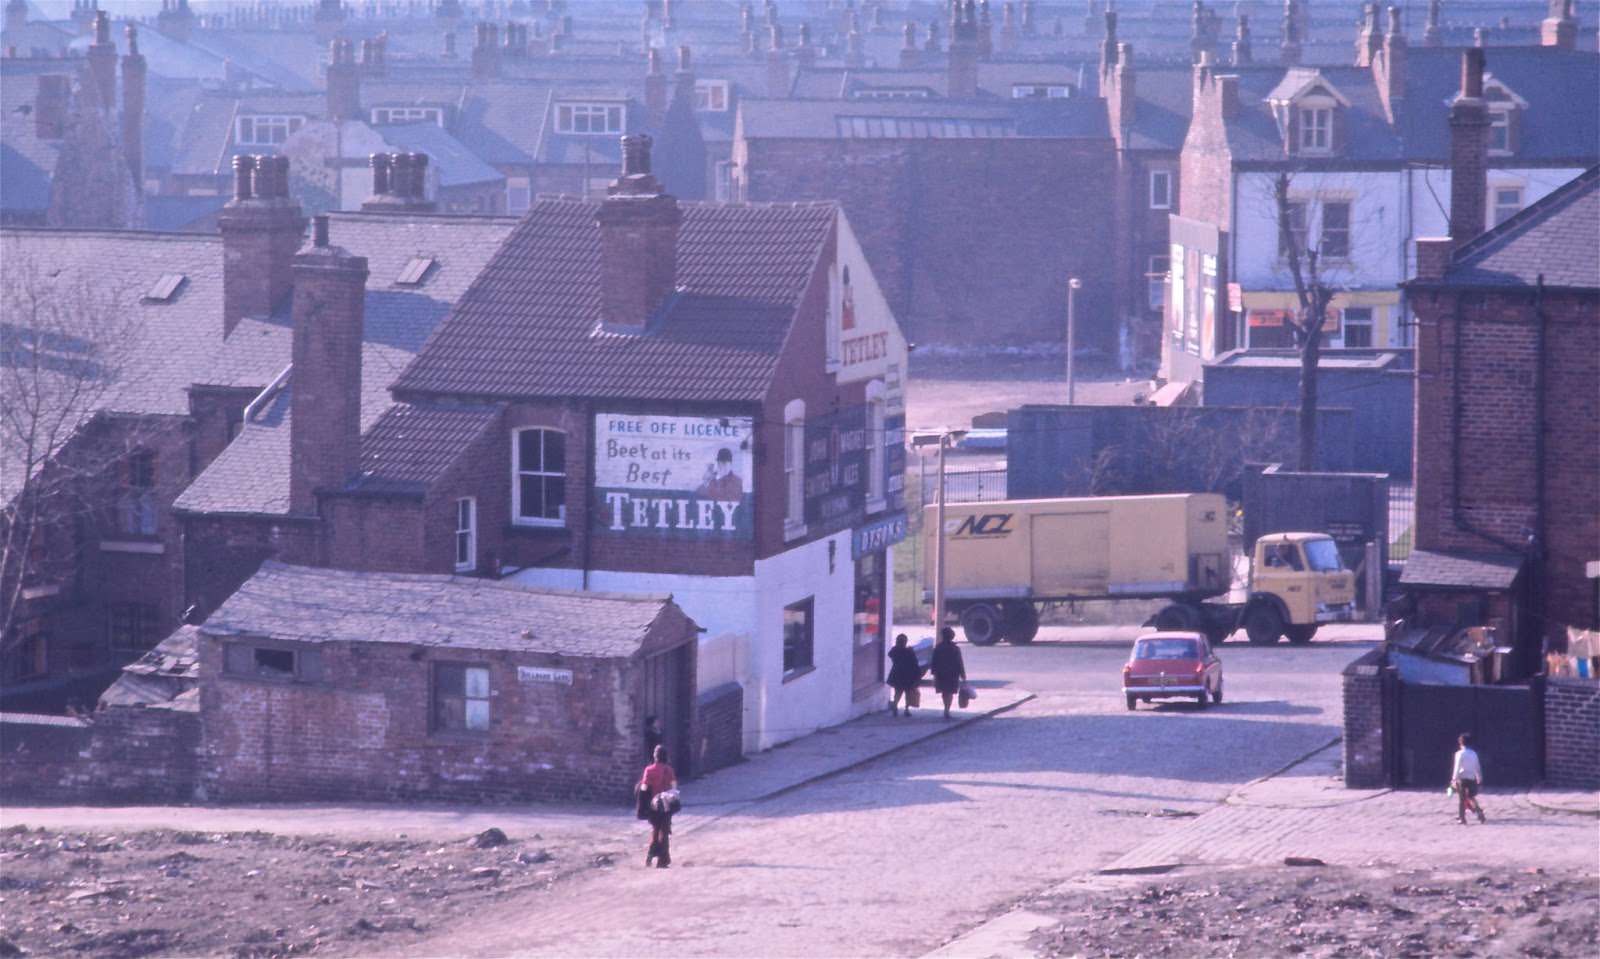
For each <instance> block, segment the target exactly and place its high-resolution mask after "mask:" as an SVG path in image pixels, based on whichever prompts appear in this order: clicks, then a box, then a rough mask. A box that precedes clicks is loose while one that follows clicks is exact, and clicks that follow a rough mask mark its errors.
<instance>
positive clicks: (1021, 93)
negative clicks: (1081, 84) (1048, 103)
mask: <svg viewBox="0 0 1600 959" xmlns="http://www.w3.org/2000/svg"><path fill="white" fill-rule="evenodd" d="M1070 96H1072V88H1071V87H1070V86H1067V85H1066V84H1059V83H1013V84H1012V85H1011V99H1013V100H1032V99H1035V98H1037V99H1040V100H1065V99H1067V98H1068V97H1070Z"/></svg>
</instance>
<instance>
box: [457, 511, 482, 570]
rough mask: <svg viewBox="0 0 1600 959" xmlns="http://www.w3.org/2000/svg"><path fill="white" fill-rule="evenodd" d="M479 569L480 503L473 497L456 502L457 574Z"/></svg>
mask: <svg viewBox="0 0 1600 959" xmlns="http://www.w3.org/2000/svg"><path fill="white" fill-rule="evenodd" d="M477 568H478V501H477V500H476V499H474V498H472V497H471V496H463V497H461V498H460V499H458V500H456V572H458V573H470V572H472V571H473V570H475V569H477Z"/></svg>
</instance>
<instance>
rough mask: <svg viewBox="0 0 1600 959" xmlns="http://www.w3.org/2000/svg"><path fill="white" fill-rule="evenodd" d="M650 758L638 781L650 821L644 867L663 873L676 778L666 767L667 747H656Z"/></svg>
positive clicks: (667, 857) (667, 861)
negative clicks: (643, 794)
mask: <svg viewBox="0 0 1600 959" xmlns="http://www.w3.org/2000/svg"><path fill="white" fill-rule="evenodd" d="M654 758H655V762H653V763H651V764H650V765H648V766H646V767H644V775H643V776H642V777H641V778H640V780H639V785H640V787H641V788H642V789H643V790H644V792H645V794H646V796H645V802H646V803H647V804H648V805H647V807H646V808H647V809H648V813H647V818H648V819H649V820H650V849H649V851H648V852H646V853H645V856H644V864H645V865H646V866H650V865H655V866H657V867H659V868H661V869H665V868H667V867H668V866H670V865H671V864H672V850H671V848H670V845H669V843H670V838H671V836H672V813H673V812H674V808H673V807H674V803H675V801H676V797H677V792H678V774H677V773H675V772H673V771H672V767H671V766H669V765H667V747H665V746H657V747H656V750H655V757H654Z"/></svg>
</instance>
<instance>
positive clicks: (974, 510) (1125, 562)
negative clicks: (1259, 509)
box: [922, 493, 1355, 646]
mask: <svg viewBox="0 0 1600 959" xmlns="http://www.w3.org/2000/svg"><path fill="white" fill-rule="evenodd" d="M935 511H936V507H934V506H927V507H925V508H924V510H923V517H922V518H923V524H922V526H923V530H924V536H925V537H926V540H927V542H926V544H925V545H926V549H925V550H924V553H923V555H924V556H925V557H926V562H925V566H924V574H925V575H924V580H923V581H924V582H925V583H926V584H927V586H926V588H925V590H924V599H925V600H927V601H931V599H932V592H931V591H932V587H933V582H934V578H935V567H934V557H935V542H934V541H935V537H936V535H937V533H938V530H937V525H938V524H937V520H936V518H935V516H936V512H935ZM944 528H945V538H944V549H945V605H946V608H947V609H949V610H950V611H951V612H954V613H956V614H957V615H959V616H960V617H961V628H962V630H963V631H964V632H965V634H966V638H967V640H968V641H969V642H972V643H976V644H978V645H980V646H987V645H990V644H991V643H995V642H998V641H999V640H1001V639H1005V640H1008V641H1009V642H1013V643H1027V642H1031V641H1032V640H1033V637H1034V634H1036V633H1037V632H1038V630H1039V607H1041V606H1044V605H1048V604H1052V603H1065V602H1072V601H1075V600H1085V599H1167V600H1170V603H1169V604H1168V605H1167V606H1166V607H1165V608H1163V609H1162V610H1161V611H1160V612H1158V613H1156V615H1155V616H1154V617H1153V618H1152V620H1151V625H1154V626H1155V627H1157V628H1158V629H1172V630H1192V631H1195V632H1201V633H1205V634H1206V635H1207V636H1209V637H1210V638H1211V640H1212V641H1213V642H1222V641H1223V640H1225V639H1226V638H1227V637H1228V636H1229V635H1231V634H1232V633H1233V631H1234V630H1236V629H1243V630H1244V631H1245V632H1246V634H1247V635H1248V636H1249V638H1250V641H1251V642H1252V643H1275V642H1277V641H1278V638H1279V637H1280V636H1287V637H1288V638H1289V641H1290V642H1292V643H1305V642H1309V641H1310V640H1311V637H1312V636H1313V635H1314V634H1315V633H1316V631H1317V627H1318V626H1319V625H1320V624H1322V623H1327V622H1336V621H1347V620H1350V619H1352V618H1353V617H1354V614H1355V575H1354V574H1353V573H1351V572H1350V571H1349V570H1347V569H1345V567H1344V564H1343V562H1342V561H1341V560H1340V558H1339V550H1338V547H1337V545H1336V544H1335V543H1334V541H1333V538H1332V537H1331V536H1328V535H1326V534H1324V533H1272V534H1269V535H1266V536H1263V537H1261V538H1260V539H1259V540H1257V541H1256V544H1255V548H1254V550H1253V553H1252V556H1251V563H1250V582H1249V590H1248V595H1247V596H1246V597H1245V598H1244V599H1243V600H1242V601H1237V602H1227V601H1225V600H1222V599H1219V597H1224V596H1226V595H1227V594H1228V593H1229V591H1230V587H1231V586H1232V573H1231V569H1230V566H1229V558H1228V557H1229V553H1228V517H1227V501H1226V500H1225V499H1223V497H1222V496H1220V495H1218V494H1215V493H1175V494H1169V495H1161V496H1094V497H1082V498H1073V499H1036V500H1000V501H995V502H987V503H950V504H946V505H945V523H944Z"/></svg>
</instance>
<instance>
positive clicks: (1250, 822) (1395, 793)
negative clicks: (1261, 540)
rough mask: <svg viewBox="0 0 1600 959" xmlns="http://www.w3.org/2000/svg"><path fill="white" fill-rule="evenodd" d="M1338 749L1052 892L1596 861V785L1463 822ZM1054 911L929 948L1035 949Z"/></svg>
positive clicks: (1016, 953) (990, 952)
mask: <svg viewBox="0 0 1600 959" xmlns="http://www.w3.org/2000/svg"><path fill="white" fill-rule="evenodd" d="M1339 756H1340V752H1339V744H1338V742H1334V743H1331V744H1329V745H1328V746H1326V747H1325V748H1322V749H1320V750H1317V751H1316V752H1315V753H1313V754H1312V755H1310V756H1308V757H1306V758H1305V759H1304V760H1302V761H1300V762H1298V763H1296V764H1294V765H1293V766H1291V767H1290V768H1289V769H1286V770H1284V771H1282V772H1280V773H1277V774H1275V775H1272V776H1267V777H1263V778H1261V779H1258V780H1255V781H1254V782H1251V783H1249V784H1247V785H1245V786H1244V787H1242V788H1241V789H1239V790H1237V791H1236V792H1234V793H1232V794H1230V795H1229V796H1228V797H1227V799H1226V800H1225V801H1224V802H1223V803H1222V804H1221V805H1219V806H1217V807H1216V808H1215V809H1213V810H1211V811H1209V812H1207V813H1205V814H1203V815H1201V816H1198V817H1196V818H1195V819H1193V820H1192V821H1190V822H1189V823H1188V824H1186V825H1185V826H1183V827H1182V828H1181V829H1178V830H1175V831H1173V832H1170V833H1167V834H1164V835H1161V836H1159V837H1156V838H1154V839H1152V840H1150V841H1149V842H1145V843H1143V844H1141V845H1139V846H1137V847H1135V848H1134V849H1132V850H1130V851H1129V852H1127V853H1126V854H1124V855H1123V856H1121V857H1119V858H1117V859H1116V860H1115V861H1114V862H1112V863H1110V864H1109V865H1107V866H1105V867H1103V868H1101V869H1099V870H1097V871H1096V873H1094V874H1092V875H1088V876H1083V877H1074V879H1072V880H1069V881H1068V882H1066V883H1063V884H1061V885H1060V886H1058V887H1056V889H1055V890H1053V892H1057V893H1062V892H1070V891H1072V890H1074V889H1083V888H1092V887H1094V886H1096V885H1103V884H1105V883H1106V882H1107V881H1111V882H1115V881H1118V880H1115V879H1107V878H1104V877H1138V876H1148V875H1154V874H1165V873H1169V872H1173V871H1178V870H1192V869H1208V870H1211V869H1226V868H1237V867H1248V866H1260V865H1267V864H1278V863H1282V862H1284V860H1285V859H1287V858H1288V857H1302V858H1306V859H1314V860H1320V861H1322V862H1324V863H1328V864H1330V865H1346V866H1361V867H1378V866H1399V867H1406V868H1415V867H1417V866H1433V867H1437V868H1441V869H1449V868H1453V867H1460V866H1464V865H1474V866H1497V867H1500V868H1547V869H1554V868H1559V869H1578V870H1582V869H1588V870H1590V871H1591V872H1592V871H1594V870H1595V868H1596V859H1595V839H1596V825H1595V816H1596V815H1600V795H1597V794H1596V793H1594V792H1587V791H1582V790H1560V789H1550V788H1546V787H1537V788H1535V789H1531V790H1529V789H1515V790H1494V789H1489V790H1486V791H1485V793H1484V794H1483V796H1481V797H1480V801H1481V803H1482V804H1483V807H1484V811H1485V813H1486V815H1487V816H1488V818H1489V821H1488V822H1487V823H1486V824H1483V825H1479V824H1477V823H1471V824H1469V825H1467V826H1462V825H1460V824H1459V823H1458V822H1457V820H1456V816H1455V810H1456V804H1455V800H1454V799H1453V798H1451V797H1447V796H1445V795H1444V794H1443V793H1442V791H1439V792H1436V791H1433V790H1391V789H1359V790H1358V789H1345V788H1344V786H1343V784H1342V780H1341V777H1340V768H1339V762H1340V759H1339ZM1057 922H1059V919H1058V918H1057V917H1055V916H1051V915H1048V914H1043V913H1038V912H1033V911H1031V910H1029V909H1027V908H1025V907H1023V908H1018V909H1014V910H1012V911H1010V912H1008V913H1006V914H1005V915H1003V916H1000V917H997V918H996V919H994V920H991V921H990V922H987V923H984V924H983V925H981V926H979V927H977V928H976V929H973V930H972V931H970V932H968V933H966V934H965V935H963V936H960V937H958V938H957V939H955V940H953V941H951V942H949V943H946V944H945V945H943V946H942V947H940V948H939V949H937V950H934V951H933V952H930V953H929V954H928V955H929V956H930V957H940V959H955V957H960V959H991V957H1031V956H1033V955H1034V953H1033V952H1032V951H1031V950H1030V949H1029V948H1028V945H1027V940H1028V938H1029V936H1030V935H1031V934H1032V933H1034V932H1035V931H1037V930H1039V929H1043V928H1048V927H1051V926H1053V925H1055V924H1056V923H1057Z"/></svg>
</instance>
